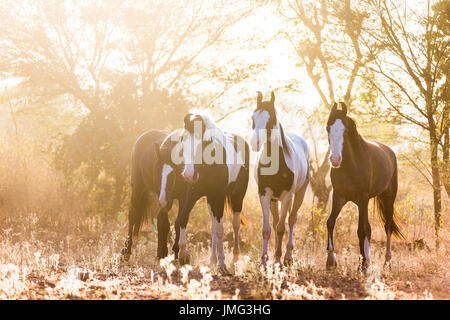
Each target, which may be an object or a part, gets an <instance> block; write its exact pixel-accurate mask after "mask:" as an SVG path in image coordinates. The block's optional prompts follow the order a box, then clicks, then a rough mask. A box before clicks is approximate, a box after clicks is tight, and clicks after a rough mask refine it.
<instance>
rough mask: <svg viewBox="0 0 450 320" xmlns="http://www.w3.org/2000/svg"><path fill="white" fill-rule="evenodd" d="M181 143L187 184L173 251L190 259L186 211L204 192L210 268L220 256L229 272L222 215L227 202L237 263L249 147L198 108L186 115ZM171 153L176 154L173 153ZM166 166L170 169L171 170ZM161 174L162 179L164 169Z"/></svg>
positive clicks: (184, 260)
mask: <svg viewBox="0 0 450 320" xmlns="http://www.w3.org/2000/svg"><path fill="white" fill-rule="evenodd" d="M181 142H182V148H181V149H182V152H181V153H182V159H181V160H182V168H183V169H182V171H181V174H182V176H183V178H184V179H185V180H186V181H187V183H188V186H187V189H186V196H185V199H184V201H183V206H182V209H181V211H180V213H179V215H178V217H177V219H176V222H175V231H176V239H175V244H174V251H175V254H176V255H177V256H178V258H179V261H180V263H181V264H184V263H188V262H189V254H188V251H187V249H186V245H187V239H186V227H187V223H188V219H189V214H190V212H191V210H192V208H193V207H194V205H195V203H196V202H197V200H199V199H200V198H201V197H203V196H206V200H207V204H208V210H209V214H210V217H211V238H212V241H211V245H212V248H211V258H210V263H211V267H214V266H215V265H216V263H217V260H218V263H219V271H220V272H221V273H223V274H227V273H228V270H227V268H226V264H225V253H224V248H223V236H224V228H223V213H224V208H225V205H226V203H227V204H229V206H231V209H232V211H233V220H232V224H233V231H234V247H233V262H234V263H235V262H237V260H238V258H239V251H240V250H239V229H240V225H241V216H240V215H241V211H242V205H243V200H244V196H245V193H246V191H247V186H248V179H249V146H248V144H247V142H246V141H245V140H244V139H243V138H242V137H240V136H238V135H234V134H231V133H226V132H223V131H222V130H221V129H219V128H218V127H217V126H216V124H215V123H214V122H213V121H212V120H211V118H210V117H209V115H208V114H207V113H205V112H203V111H199V110H192V111H190V112H189V113H188V114H187V115H186V116H185V118H184V130H183V132H182V134H181ZM173 154H175V155H176V154H177V152H174V153H173ZM177 162H180V159H177ZM166 170H167V171H170V168H168V169H166ZM162 176H163V177H164V172H163V175H162ZM162 183H163V184H164V181H163V182H162ZM161 192H163V188H161Z"/></svg>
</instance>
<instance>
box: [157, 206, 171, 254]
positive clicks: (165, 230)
mask: <svg viewBox="0 0 450 320" xmlns="http://www.w3.org/2000/svg"><path fill="white" fill-rule="evenodd" d="M157 220H158V221H157V225H158V251H157V257H158V259H162V258H165V257H167V254H168V249H167V236H168V235H169V230H170V223H169V216H168V209H166V208H165V209H161V210H160V211H159V213H158V218H157Z"/></svg>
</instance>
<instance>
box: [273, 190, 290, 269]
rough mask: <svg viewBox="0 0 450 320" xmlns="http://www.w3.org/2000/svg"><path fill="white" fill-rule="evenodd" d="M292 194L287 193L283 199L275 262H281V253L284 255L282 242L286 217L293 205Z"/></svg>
mask: <svg viewBox="0 0 450 320" xmlns="http://www.w3.org/2000/svg"><path fill="white" fill-rule="evenodd" d="M292 198H293V197H292V194H288V195H286V197H284V198H283V200H281V208H280V220H279V221H278V225H277V241H276V249H275V263H280V264H281V255H282V244H283V237H284V233H285V232H286V217H287V213H288V211H289V209H290V208H291V205H292Z"/></svg>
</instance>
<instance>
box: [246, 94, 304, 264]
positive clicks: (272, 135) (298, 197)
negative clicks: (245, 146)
mask: <svg viewBox="0 0 450 320" xmlns="http://www.w3.org/2000/svg"><path fill="white" fill-rule="evenodd" d="M252 129H253V134H252V138H251V146H252V150H253V151H256V152H258V154H257V158H256V165H255V171H254V175H255V180H256V183H257V184H258V193H259V200H260V203H261V207H262V212H263V228H262V235H263V252H262V257H261V265H266V264H267V261H268V259H269V258H268V246H269V239H270V234H271V229H270V221H269V220H270V212H272V219H273V221H272V225H273V229H274V232H276V238H275V240H276V241H275V246H276V250H275V263H280V264H281V255H282V249H281V246H282V242H283V236H284V233H285V228H286V227H285V221H286V216H287V213H288V211H289V209H290V212H289V239H288V242H287V246H286V254H285V257H284V261H283V262H284V264H285V265H289V264H291V262H292V251H293V249H294V227H295V223H296V221H297V211H298V210H299V208H300V206H301V205H302V202H303V199H304V197H305V192H306V189H307V187H308V183H309V178H310V176H309V150H308V145H307V144H306V142H305V141H304V140H303V139H302V138H301V137H300V136H298V135H295V134H292V133H285V132H284V129H283V126H282V125H281V123H280V122H279V120H278V116H277V112H276V110H275V94H274V93H273V91H272V93H271V99H270V101H262V93H261V92H259V91H258V96H257V104H256V109H255V110H254V112H253V115H252ZM279 202H281V207H280V209H279V207H278V205H279Z"/></svg>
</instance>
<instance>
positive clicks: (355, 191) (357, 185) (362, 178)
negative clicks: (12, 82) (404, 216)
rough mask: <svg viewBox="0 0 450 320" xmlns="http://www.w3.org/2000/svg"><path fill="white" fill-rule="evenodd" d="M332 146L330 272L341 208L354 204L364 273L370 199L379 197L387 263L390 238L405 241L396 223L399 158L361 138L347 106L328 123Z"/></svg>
mask: <svg viewBox="0 0 450 320" xmlns="http://www.w3.org/2000/svg"><path fill="white" fill-rule="evenodd" d="M327 131H328V140H329V143H330V149H331V155H330V162H331V164H332V169H331V172H330V176H331V183H332V185H333V205H332V209H331V214H330V217H329V218H328V221H327V228H328V246H327V250H328V259H327V264H326V266H327V269H330V268H335V267H336V266H337V263H336V256H335V254H334V244H333V229H334V225H335V222H336V218H337V217H338V215H339V212H340V211H341V209H342V207H343V206H344V205H345V204H346V203H347V202H348V201H352V202H354V203H355V204H356V205H357V206H358V209H359V220H358V237H359V249H360V253H361V256H362V270H363V271H364V272H365V271H366V270H367V267H368V266H369V264H370V249H369V244H370V237H371V228H370V224H369V217H368V205H369V199H370V198H374V197H376V202H377V204H378V209H379V211H380V212H379V213H380V217H381V219H382V220H383V222H384V225H385V231H386V237H387V241H386V263H389V261H390V260H391V256H392V254H391V234H394V235H395V236H398V237H403V236H402V234H401V232H400V229H399V227H398V225H397V223H396V221H395V219H394V201H395V197H396V195H397V158H396V156H395V153H394V151H392V149H390V148H389V147H388V146H386V145H384V144H382V143H380V142H377V141H373V142H371V141H366V140H364V139H363V138H362V137H361V135H359V133H358V131H357V129H356V124H355V121H353V120H352V119H351V118H349V117H348V116H347V106H346V105H345V103H343V102H340V103H339V108H338V105H337V104H336V103H334V105H333V107H332V109H331V112H330V115H329V117H328V122H327Z"/></svg>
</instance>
